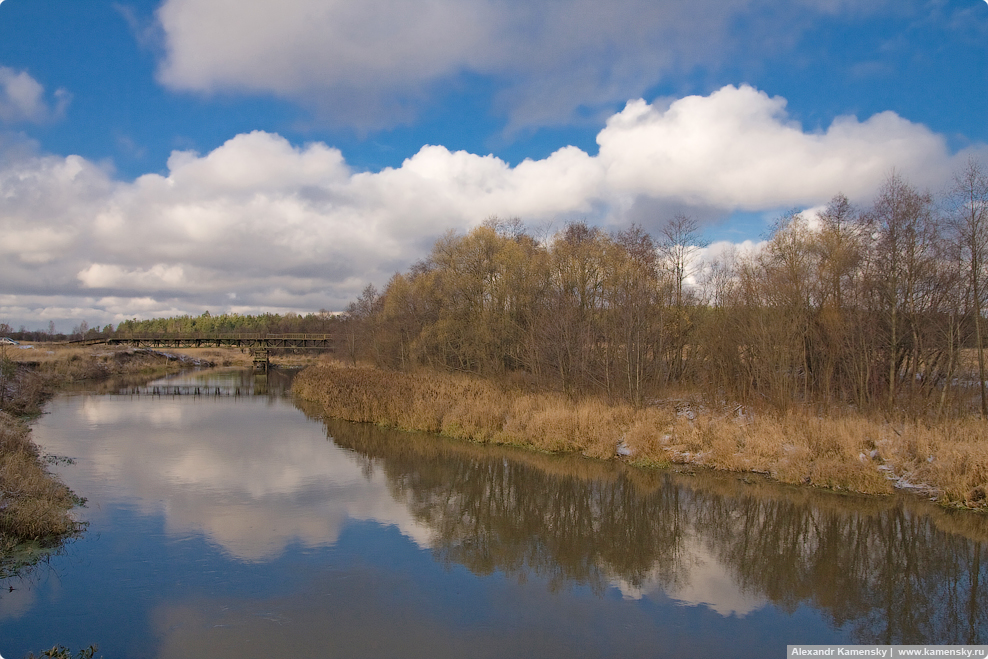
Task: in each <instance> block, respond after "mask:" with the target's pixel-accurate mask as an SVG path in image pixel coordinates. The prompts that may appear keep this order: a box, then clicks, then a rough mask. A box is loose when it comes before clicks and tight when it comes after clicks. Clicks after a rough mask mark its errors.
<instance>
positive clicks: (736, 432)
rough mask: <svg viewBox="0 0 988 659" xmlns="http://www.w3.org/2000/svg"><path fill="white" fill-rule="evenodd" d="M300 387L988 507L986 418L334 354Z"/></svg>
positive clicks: (543, 433) (406, 421) (554, 445)
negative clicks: (369, 363) (612, 398)
mask: <svg viewBox="0 0 988 659" xmlns="http://www.w3.org/2000/svg"><path fill="white" fill-rule="evenodd" d="M293 391H294V392H295V394H296V396H298V397H299V398H301V399H303V400H307V401H312V402H313V403H316V404H318V405H319V406H320V407H321V408H322V410H323V411H324V413H325V414H326V415H327V416H331V417H335V418H340V419H345V420H348V421H357V422H367V423H375V424H378V425H383V426H389V427H394V428H399V429H403V430H418V431H425V432H433V433H440V434H443V435H446V436H449V437H455V438H460V439H466V440H470V441H475V442H481V443H495V444H511V445H518V446H525V447H528V448H532V449H535V450H538V451H545V452H580V453H582V454H583V455H585V456H587V457H592V458H598V459H610V458H614V457H618V455H619V454H620V455H621V456H622V457H623V459H626V460H628V461H629V462H631V463H633V464H638V465H642V466H663V465H668V464H670V463H678V464H689V465H697V466H703V467H711V468H714V469H719V470H726V471H733V472H757V473H761V474H765V475H768V476H770V477H771V478H773V479H776V480H778V481H781V482H784V483H793V484H806V485H813V486H819V487H825V488H830V489H834V490H844V491H851V492H860V493H866V494H889V493H892V492H893V491H895V490H896V489H900V490H911V491H915V492H917V493H920V494H923V495H927V496H929V497H931V498H935V499H936V500H937V501H939V502H940V503H942V504H944V505H949V506H958V507H967V508H974V509H981V510H988V498H986V490H988V425H986V424H985V423H984V422H982V421H980V420H977V419H965V420H948V421H943V422H939V423H936V424H930V423H923V422H918V421H917V422H904V423H892V422H888V421H886V420H884V419H876V418H869V417H865V416H863V415H855V414H852V413H850V412H844V413H841V414H836V415H828V416H820V415H818V414H815V413H812V412H810V411H807V410H794V411H790V412H787V413H784V414H780V413H772V412H762V411H758V412H752V411H750V410H744V409H741V408H724V409H712V408H709V407H704V406H701V405H698V404H695V403H687V402H684V401H669V402H665V403H656V404H654V405H650V406H646V407H642V408H635V407H633V406H631V405H627V404H620V403H610V402H607V401H604V400H600V399H595V398H587V399H581V400H575V401H574V400H571V399H569V398H567V397H566V396H564V395H562V394H557V393H545V392H531V391H525V390H524V389H521V388H513V387H510V386H507V385H501V384H499V383H496V382H493V381H491V380H486V379H481V378H478V377H474V376H470V375H465V374H449V373H433V372H422V373H403V372H391V371H384V370H380V369H374V368H367V367H350V366H346V365H342V364H339V363H331V362H327V363H324V364H320V365H317V366H313V367H310V368H308V369H306V370H305V371H303V372H302V373H301V374H300V375H299V376H298V377H297V378H296V380H295V383H294V386H293Z"/></svg>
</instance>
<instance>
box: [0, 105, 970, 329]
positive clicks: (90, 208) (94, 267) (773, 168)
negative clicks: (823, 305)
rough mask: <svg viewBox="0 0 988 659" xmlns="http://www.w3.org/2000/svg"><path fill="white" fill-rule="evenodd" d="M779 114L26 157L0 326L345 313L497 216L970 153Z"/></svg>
mask: <svg viewBox="0 0 988 659" xmlns="http://www.w3.org/2000/svg"><path fill="white" fill-rule="evenodd" d="M785 105H786V103H785V100H784V99H782V98H778V97H774V98H773V97H770V96H768V95H767V94H765V93H763V92H760V91H758V90H756V89H753V88H750V87H740V88H736V87H725V88H723V89H721V90H719V91H717V92H715V93H713V94H711V95H709V96H705V97H699V96H693V97H687V98H683V99H680V100H677V101H674V102H671V103H663V104H651V105H650V104H648V103H646V102H644V101H640V100H638V101H632V102H629V103H628V105H627V106H626V107H625V109H624V110H622V111H621V112H619V113H617V114H615V115H614V116H612V117H611V118H610V119H609V120H608V121H607V124H606V126H605V127H604V128H603V129H602V130H601V132H600V133H599V135H598V138H597V140H598V143H599V145H600V149H599V153H598V154H597V155H595V156H592V155H589V154H588V153H586V152H584V151H582V150H580V149H578V148H575V147H565V148H562V149H559V150H558V151H556V152H555V153H553V154H551V155H550V156H548V157H546V158H544V159H541V160H525V161H523V162H521V163H519V164H518V165H516V166H510V165H509V164H507V163H506V162H504V161H503V160H500V159H499V158H496V157H494V156H491V155H486V156H485V155H478V154H472V153H467V152H464V151H458V152H451V151H449V150H448V149H446V148H445V147H443V146H438V145H427V146H423V147H422V149H421V150H420V151H419V152H418V153H416V154H415V155H414V156H412V157H411V158H409V159H407V160H406V161H405V162H404V163H402V165H401V166H400V167H394V168H386V169H383V170H381V171H378V172H358V171H354V170H352V169H351V168H350V167H349V166H348V165H347V163H346V161H345V159H344V158H343V155H342V154H341V153H340V151H339V150H337V149H334V148H332V147H329V146H327V145H325V144H323V143H318V142H316V143H311V144H306V145H302V146H297V145H292V144H290V143H289V142H288V141H287V140H285V139H284V138H282V137H280V136H278V135H275V134H271V133H265V132H253V133H248V134H241V135H237V136H235V137H233V138H232V139H230V140H229V141H228V142H226V143H225V144H223V145H222V146H220V147H219V148H217V149H215V150H214V151H212V152H210V153H207V154H205V155H202V154H196V153H193V152H175V153H173V154H172V156H171V158H170V159H169V161H168V171H167V173H165V174H146V175H144V176H141V177H139V178H137V179H136V180H134V181H132V182H121V181H115V180H113V179H112V177H111V176H110V174H109V173H107V172H106V171H104V170H103V169H101V168H100V167H98V166H96V165H94V164H93V163H91V162H88V161H86V160H84V159H82V158H79V157H78V156H69V157H64V158H60V157H55V156H31V157H25V158H21V159H20V160H17V161H15V162H8V163H6V164H0V232H2V235H3V236H4V240H3V241H0V255H2V258H0V280H2V281H3V282H4V284H5V286H4V291H3V293H4V294H5V295H4V296H3V297H0V319H3V320H6V322H11V319H13V324H18V323H20V322H29V323H31V324H33V325H35V326H38V325H44V324H46V323H47V318H55V319H61V318H67V319H69V320H70V321H73V319H74V322H68V323H67V325H68V326H71V325H72V324H74V323H77V322H78V320H80V319H82V318H85V319H87V320H88V321H89V322H90V323H91V324H97V323H98V324H105V323H106V322H119V320H121V319H124V318H129V317H132V316H135V315H139V316H148V315H159V314H160V315H164V314H169V313H175V312H176V311H180V310H181V311H187V312H191V313H197V312H200V311H202V310H204V309H210V310H212V311H218V310H221V309H229V310H233V311H238V312H255V311H259V310H262V309H265V310H273V311H282V312H283V311H288V310H300V311H305V310H308V311H313V310H317V309H320V308H327V309H340V308H342V307H343V306H345V304H346V302H347V301H348V300H350V299H353V298H354V297H355V296H356V295H357V294H358V293H359V291H360V290H361V289H362V288H363V287H364V286H365V285H366V283H367V282H374V283H376V284H378V285H382V284H384V283H385V282H386V281H387V279H388V277H389V276H390V275H391V274H393V273H394V272H395V271H398V270H403V269H405V268H407V267H408V266H409V265H410V264H411V263H412V262H414V261H415V260H417V259H419V258H422V257H423V256H424V255H425V254H427V252H428V249H429V247H430V246H431V244H432V243H433V242H434V240H435V239H436V238H437V237H438V236H439V235H441V234H442V233H443V232H444V231H446V230H449V229H454V230H467V229H469V228H471V227H473V226H476V225H477V224H478V223H479V222H481V221H483V220H484V219H485V218H486V217H489V216H490V215H499V216H502V217H510V216H518V217H521V218H522V219H523V220H525V221H526V222H529V223H530V224H533V225H537V224H546V223H552V224H554V225H555V226H556V227H561V226H562V225H563V224H564V223H565V222H566V221H568V220H571V219H580V220H587V221H590V222H593V223H596V224H599V225H602V226H613V227H619V226H623V225H626V224H628V223H629V222H631V221H638V222H641V223H643V224H645V225H646V228H651V229H653V230H655V229H657V228H658V225H659V224H660V223H661V222H662V221H663V220H664V219H665V218H666V217H668V216H667V215H663V214H662V213H659V212H656V213H652V214H649V215H643V212H642V209H643V208H649V207H655V208H661V207H662V206H663V205H665V206H668V207H674V208H676V209H677V210H685V211H686V212H690V210H691V209H700V210H701V211H702V214H703V216H705V217H707V216H711V215H715V216H719V217H724V216H726V215H729V214H730V213H732V212H734V211H738V210H741V211H748V212H762V211H764V212H771V211H774V210H776V209H779V208H788V207H792V206H800V207H803V208H809V207H813V206H818V205H820V204H824V203H826V202H827V200H828V199H829V198H830V197H831V196H832V195H833V194H835V193H836V192H838V191H843V192H844V193H845V194H847V195H849V196H850V197H851V198H852V199H854V200H856V201H858V202H861V203H868V201H869V200H870V196H871V195H872V194H873V193H874V191H875V190H876V189H877V188H878V186H879V185H880V184H881V183H882V181H883V180H884V178H885V177H886V175H887V174H888V172H889V171H890V170H891V169H892V168H896V169H897V170H898V171H899V172H900V173H901V174H902V175H903V176H905V177H906V178H907V179H909V180H910V181H911V182H912V183H913V184H915V185H917V186H919V187H921V188H922V187H927V186H929V187H933V188H935V187H937V186H939V185H940V184H941V183H942V182H943V181H946V180H947V179H948V178H949V176H950V173H951V171H953V170H954V169H956V168H957V166H958V165H959V164H960V162H961V161H962V160H963V159H966V157H967V155H968V153H962V154H955V155H952V154H951V153H950V152H949V150H948V149H947V146H946V144H945V141H944V139H943V137H942V136H939V135H936V134H934V133H932V132H931V131H929V130H928V129H927V128H926V127H924V126H922V125H918V124H914V123H910V122H908V121H906V120H904V119H902V118H900V117H898V116H896V115H895V114H892V113H882V114H879V115H875V116H873V117H871V118H869V119H866V120H864V121H860V120H858V119H856V118H854V117H841V118H838V119H836V120H835V121H834V122H833V123H832V125H831V126H830V127H828V128H827V129H826V130H823V131H818V132H807V131H805V130H803V129H802V128H801V127H800V126H799V125H798V124H796V123H794V122H793V121H792V120H791V119H790V118H789V117H788V116H787V114H786V111H785ZM981 153H983V154H984V153H985V151H984V149H983V147H982V150H981ZM986 155H988V154H986ZM650 205H651V206H650ZM232 301H234V302H235V303H236V306H231V302H232ZM86 310H89V311H88V312H87V311H86ZM70 313H71V314H74V315H68V316H63V315H56V314H70ZM19 319H26V320H19ZM38 320H40V321H43V322H37V321H38Z"/></svg>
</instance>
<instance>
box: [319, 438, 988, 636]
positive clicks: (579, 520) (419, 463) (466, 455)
mask: <svg viewBox="0 0 988 659" xmlns="http://www.w3.org/2000/svg"><path fill="white" fill-rule="evenodd" d="M326 426H327V430H328V433H329V435H330V436H331V437H332V438H333V440H334V441H335V442H336V443H337V444H338V445H339V446H341V447H344V448H348V449H350V450H352V451H354V452H355V454H356V455H357V456H358V457H359V459H361V460H363V461H364V463H365V469H367V470H376V469H382V470H383V471H384V473H385V474H386V476H387V480H388V483H389V486H390V488H391V491H392V495H393V496H394V497H395V498H396V499H397V500H398V501H401V502H403V503H405V504H406V505H408V506H409V507H410V509H411V510H412V512H413V514H414V515H415V517H416V518H417V519H418V520H419V521H421V522H423V523H425V524H427V525H428V526H429V528H431V529H432V530H433V532H434V534H435V538H434V543H433V546H434V547H435V551H436V552H437V555H438V557H439V558H440V560H442V561H445V562H447V563H450V564H451V563H458V564H462V565H464V566H466V567H468V568H469V569H470V570H472V571H474V572H476V573H479V574H489V573H491V572H493V571H496V570H500V571H502V572H504V573H507V574H510V575H513V576H515V577H516V578H518V579H524V578H525V577H526V575H529V574H532V573H534V574H536V575H539V576H540V577H542V578H545V579H547V580H548V582H549V583H550V584H551V586H552V587H553V588H561V587H566V586H567V585H569V584H584V585H589V586H590V587H591V588H593V589H594V591H596V592H598V593H603V592H604V591H605V590H606V589H607V588H608V586H609V585H611V584H615V583H618V582H622V583H624V584H627V585H630V586H631V587H633V588H638V589H645V588H649V587H651V588H655V587H659V588H661V589H662V590H664V591H666V592H667V593H669V592H675V591H677V590H678V589H681V588H682V587H684V586H685V585H687V584H688V583H689V582H690V580H691V579H692V578H693V577H694V576H695V572H696V570H697V567H698V564H700V563H702V562H703V561H702V558H698V553H697V548H703V550H704V551H705V552H707V554H708V555H710V556H713V557H715V558H716V560H717V561H719V562H720V563H721V564H722V565H723V566H724V567H725V568H726V571H727V572H728V574H729V575H730V578H731V580H732V581H733V587H734V588H735V589H736V590H737V591H738V592H740V593H744V594H747V595H748V596H751V597H758V598H762V599H765V600H768V601H770V602H771V603H773V604H774V605H775V606H777V607H780V608H781V609H783V610H786V611H790V612H791V611H794V610H795V609H796V608H797V607H799V606H803V605H809V606H812V607H814V608H816V609H819V610H821V611H823V612H824V614H825V615H826V616H828V617H829V619H830V621H831V623H832V624H833V625H834V626H836V627H841V628H846V629H847V630H848V631H849V633H850V634H851V636H852V637H853V638H854V639H855V640H856V642H859V643H885V644H905V643H965V644H984V643H988V597H986V595H985V588H984V587H983V583H984V582H985V579H986V564H988V560H986V557H985V555H984V554H985V546H986V543H985V539H986V538H988V519H986V518H985V517H982V516H977V515H974V514H971V513H950V512H947V511H943V510H940V509H937V508H934V507H932V506H927V505H925V504H923V503H922V502H919V501H917V500H914V499H912V498H905V497H901V498H887V499H879V498H865V497H844V496H839V495H835V494H832V493H825V492H814V491H810V490H807V489H799V488H791V487H783V486H778V485H774V484H771V483H766V482H761V481H758V482H755V483H753V484H746V483H745V482H743V481H742V480H740V479H738V478H737V477H736V476H729V475H716V474H698V475H693V476H688V475H681V474H677V473H674V472H670V471H643V470H637V469H633V468H630V467H627V466H625V465H623V464H620V463H603V462H596V461H591V460H585V459H581V458H573V457H561V456H549V455H541V454H537V453H529V452H524V451H517V450H512V449H504V448H495V447H482V446H477V445H472V444H465V443H459V442H452V441H446V440H443V439H440V438H436V437H432V436H427V435H421V434H412V433H402V432H398V431H387V430H382V429H380V428H378V427H375V426H370V425H360V424H351V423H348V422H342V421H335V420H327V421H326ZM749 480H750V479H749Z"/></svg>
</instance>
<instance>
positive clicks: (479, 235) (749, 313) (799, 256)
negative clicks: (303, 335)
mask: <svg viewBox="0 0 988 659" xmlns="http://www.w3.org/2000/svg"><path fill="white" fill-rule="evenodd" d="M697 233H698V225H697V223H696V222H694V221H693V220H691V219H690V218H687V217H682V216H679V217H676V218H674V219H673V220H671V221H670V222H668V223H667V224H666V225H665V227H664V228H663V230H662V231H661V233H660V235H659V236H658V237H653V236H651V235H649V234H647V233H646V232H644V231H643V230H642V229H641V228H638V227H632V228H630V229H628V230H626V231H622V232H619V233H616V234H613V235H609V234H607V233H605V232H603V231H601V230H600V229H597V228H592V227H589V226H587V225H585V224H581V223H574V224H571V225H569V226H567V227H566V228H565V229H564V230H563V231H561V232H559V233H558V234H556V235H554V236H551V237H548V238H545V239H537V238H535V237H533V236H532V235H529V234H527V233H526V232H525V231H524V229H523V227H522V226H521V225H520V223H519V222H517V221H509V222H504V221H500V220H497V219H496V218H495V219H492V220H490V221H488V222H486V223H485V224H484V225H482V226H481V227H478V228H477V229H475V230H473V231H471V232H470V233H468V234H466V235H454V234H448V235H446V236H444V237H443V238H441V239H440V240H439V241H438V242H437V243H436V244H435V246H434V247H433V249H432V253H431V254H430V256H429V257H428V259H426V260H425V261H424V262H422V263H419V264H417V265H415V266H414V267H413V268H412V269H411V270H410V271H409V272H407V273H403V274H397V275H395V276H394V277H393V278H392V280H391V281H390V282H389V284H388V286H387V288H386V289H385V290H384V291H383V293H381V294H378V293H377V291H375V290H374V289H373V288H372V287H368V289H367V290H366V291H365V292H364V294H363V295H361V297H360V298H359V299H358V300H357V301H356V302H354V303H353V304H352V305H351V306H350V308H349V309H348V313H347V314H346V316H345V317H344V318H343V319H342V321H341V325H342V333H343V334H344V336H345V337H346V341H345V354H346V355H347V356H348V357H349V358H350V360H351V362H352V363H356V362H357V361H360V360H367V361H370V362H372V363H374V364H376V365H378V366H380V367H384V368H389V369H399V370H408V369H414V368H419V367H428V368H432V369H438V370H445V371H463V372H470V373H476V374H479V375H482V376H485V377H491V378H495V379H498V378H503V377H506V376H507V377H510V378H514V377H517V376H518V375H519V374H522V375H524V377H525V378H526V379H528V380H530V381H533V382H535V383H537V384H538V385H539V386H540V387H541V388H543V389H547V390H555V391H561V392H563V393H565V394H567V395H569V396H573V397H579V396H588V395H589V396H599V397H602V398H605V399H607V400H623V401H627V402H628V403H630V404H632V405H635V406H642V405H646V404H648V402H649V401H650V400H654V399H661V398H665V397H668V396H669V392H670V391H682V390H688V391H691V392H695V394H696V395H697V396H701V397H702V398H703V399H704V400H705V401H707V402H708V403H709V404H723V405H727V404H729V403H731V402H734V403H738V404H743V405H758V406H768V407H770V408H772V409H775V410H777V411H779V412H785V411H787V410H789V409H792V408H795V407H806V408H809V409H812V410H824V411H825V412H827V413H828V414H830V413H832V412H833V410H838V411H844V410H848V409H853V410H856V411H858V412H864V413H867V414H872V413H874V414H880V415H882V416H884V417H887V418H895V419H918V418H925V419H934V420H936V419H946V418H958V417H962V416H966V415H968V414H970V413H972V412H975V413H980V414H981V415H982V416H983V417H984V416H986V415H988V403H986V402H985V401H986V400H988V396H984V395H982V393H981V392H982V391H984V386H983V385H984V381H985V379H986V377H988V376H986V375H985V368H984V350H983V340H984V337H983V335H984V332H983V328H982V325H983V319H982V313H983V312H982V310H983V309H984V306H985V305H984V302H985V300H984V299H983V298H984V297H985V295H986V290H985V289H986V286H985V282H984V279H985V274H986V273H985V268H986V265H985V263H986V260H985V256H986V254H985V252H986V250H988V172H986V171H985V170H984V168H983V167H982V166H981V165H980V164H979V163H977V162H974V161H972V162H971V163H970V164H969V166H968V167H967V169H965V170H964V171H963V172H961V173H960V174H958V177H957V179H956V181H955V183H954V188H953V189H952V191H951V192H950V193H949V194H947V195H945V196H944V197H943V198H941V199H934V198H933V197H932V196H931V195H930V194H928V193H923V192H920V191H918V190H916V189H915V188H913V187H912V186H910V185H909V184H908V183H907V182H906V181H905V180H903V179H902V178H901V177H900V176H898V175H897V174H894V173H893V174H891V175H890V176H889V177H888V179H887V180H886V182H885V184H884V186H883V187H882V189H881V190H880V192H879V194H878V196H877V197H876V199H875V200H874V202H873V203H872V205H871V206H870V207H868V208H864V209H858V208H854V207H853V206H852V205H851V204H850V203H849V202H848V200H847V198H846V197H844V196H843V195H840V194H838V195H836V196H835V197H834V198H833V200H832V201H831V203H830V204H829V205H828V206H827V208H826V209H825V210H824V211H822V212H821V213H819V214H818V215H817V216H815V217H809V216H806V215H804V214H801V213H797V212H794V211H793V212H789V213H786V214H784V215H783V216H782V217H780V218H779V220H778V222H777V223H776V226H775V229H774V232H773V235H772V236H771V237H770V239H769V240H768V241H767V245H766V246H765V248H764V249H762V250H761V251H759V252H758V253H755V254H747V255H736V254H731V253H727V254H721V255H720V256H718V257H716V258H713V259H711V260H707V261H705V262H704V263H698V262H697V261H696V253H697V250H698V249H699V247H698V246H699V245H700V244H701V242H700V241H699V240H698V235H697ZM965 351H967V352H968V353H971V354H973V357H974V358H973V360H972V359H967V360H965V359H964V353H965ZM972 362H973V364H972ZM972 366H973V368H972Z"/></svg>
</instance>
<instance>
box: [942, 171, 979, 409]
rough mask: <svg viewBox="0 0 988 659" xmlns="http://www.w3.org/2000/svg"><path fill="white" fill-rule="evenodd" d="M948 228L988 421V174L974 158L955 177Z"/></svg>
mask: <svg viewBox="0 0 988 659" xmlns="http://www.w3.org/2000/svg"><path fill="white" fill-rule="evenodd" d="M948 204H949V206H950V211H951V224H952V228H953V230H954V235H955V239H956V241H957V243H958V245H959V247H960V248H961V250H962V258H963V260H964V265H965V266H966V270H967V277H968V286H969V287H970V291H969V294H970V300H971V308H970V314H971V316H972V318H973V319H974V340H975V346H976V348H977V351H978V384H979V389H980V391H981V417H982V418H988V393H986V392H985V350H984V340H983V329H982V321H983V318H982V310H983V300H984V295H985V291H984V288H985V281H984V280H985V266H986V262H988V172H986V171H985V168H984V167H983V166H982V165H981V163H979V162H978V161H977V160H975V159H974V158H971V159H970V160H968V162H967V165H966V166H965V167H964V169H962V170H961V171H959V172H957V173H956V174H955V175H954V180H953V185H952V187H951V189H950V191H949V193H948Z"/></svg>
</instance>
